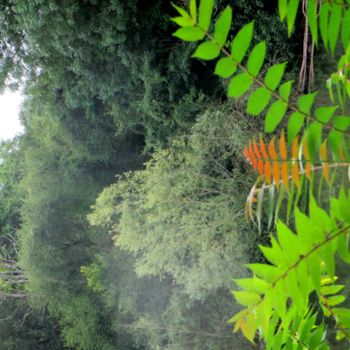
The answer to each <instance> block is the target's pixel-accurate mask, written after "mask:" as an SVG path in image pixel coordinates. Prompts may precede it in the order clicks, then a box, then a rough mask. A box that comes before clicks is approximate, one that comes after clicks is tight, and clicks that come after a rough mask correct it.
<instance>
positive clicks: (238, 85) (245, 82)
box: [228, 73, 253, 97]
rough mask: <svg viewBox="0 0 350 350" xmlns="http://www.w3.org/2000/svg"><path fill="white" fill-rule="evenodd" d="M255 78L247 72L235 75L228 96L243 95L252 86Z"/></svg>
mask: <svg viewBox="0 0 350 350" xmlns="http://www.w3.org/2000/svg"><path fill="white" fill-rule="evenodd" d="M252 84H253V80H252V78H251V76H250V75H248V74H247V73H240V74H239V75H237V76H235V77H234V78H233V79H232V80H231V83H230V85H229V88H228V96H229V97H241V96H242V95H244V94H245V93H246V92H247V91H248V90H249V89H250V87H251V86H252Z"/></svg>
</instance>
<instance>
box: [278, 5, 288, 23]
mask: <svg viewBox="0 0 350 350" xmlns="http://www.w3.org/2000/svg"><path fill="white" fill-rule="evenodd" d="M287 5H288V3H287V0H278V13H279V16H280V19H281V21H283V20H284V19H285V18H286V15H287Z"/></svg>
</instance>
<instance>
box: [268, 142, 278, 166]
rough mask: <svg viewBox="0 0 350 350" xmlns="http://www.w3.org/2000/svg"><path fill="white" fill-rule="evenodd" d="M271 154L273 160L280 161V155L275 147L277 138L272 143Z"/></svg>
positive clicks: (270, 145)
mask: <svg viewBox="0 0 350 350" xmlns="http://www.w3.org/2000/svg"><path fill="white" fill-rule="evenodd" d="M269 153H270V157H271V159H272V160H277V159H278V154H277V152H276V147H275V137H274V138H273V139H272V140H271V141H270V144H269Z"/></svg>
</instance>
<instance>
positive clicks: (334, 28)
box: [328, 4, 350, 55]
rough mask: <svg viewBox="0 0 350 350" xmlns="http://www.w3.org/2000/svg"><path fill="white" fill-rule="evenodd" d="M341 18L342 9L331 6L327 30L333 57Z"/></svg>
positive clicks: (334, 5)
mask: <svg viewBox="0 0 350 350" xmlns="http://www.w3.org/2000/svg"><path fill="white" fill-rule="evenodd" d="M341 17H342V7H341V6H340V5H336V4H333V5H332V9H331V17H330V20H329V28H328V37H329V46H330V49H331V52H332V54H333V55H334V52H335V48H336V46H337V41H338V36H339V29H340V23H341ZM348 25H350V23H348Z"/></svg>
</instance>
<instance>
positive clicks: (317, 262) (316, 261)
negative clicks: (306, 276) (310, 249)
mask: <svg viewBox="0 0 350 350" xmlns="http://www.w3.org/2000/svg"><path fill="white" fill-rule="evenodd" d="M306 263H307V265H308V267H309V273H310V277H311V281H312V284H313V286H314V288H315V290H316V292H320V289H321V272H322V271H321V263H322V262H321V259H320V258H319V256H318V255H317V254H311V255H310V256H309V257H308V258H307V260H306Z"/></svg>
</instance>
